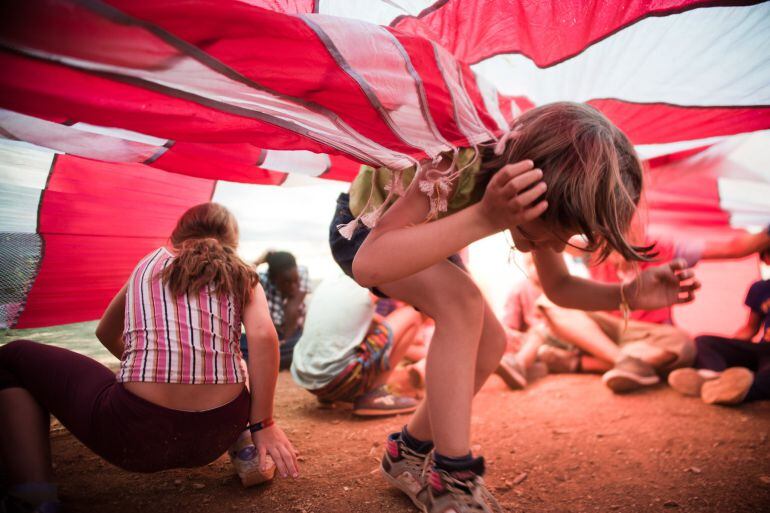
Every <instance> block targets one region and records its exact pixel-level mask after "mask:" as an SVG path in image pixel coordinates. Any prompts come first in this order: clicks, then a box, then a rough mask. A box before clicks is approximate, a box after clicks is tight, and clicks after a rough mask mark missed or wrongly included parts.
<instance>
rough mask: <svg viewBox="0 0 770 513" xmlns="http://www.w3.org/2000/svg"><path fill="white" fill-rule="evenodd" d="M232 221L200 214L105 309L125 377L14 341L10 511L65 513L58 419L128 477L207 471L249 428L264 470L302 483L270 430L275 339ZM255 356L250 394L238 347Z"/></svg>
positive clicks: (4, 388)
mask: <svg viewBox="0 0 770 513" xmlns="http://www.w3.org/2000/svg"><path fill="white" fill-rule="evenodd" d="M237 245H238V225H237V223H236V221H235V217H233V215H232V214H231V213H230V212H229V211H228V210H227V209H225V208H224V207H222V206H221V205H218V204H216V203H203V204H201V205H197V206H195V207H192V208H191V209H189V210H188V211H187V212H185V213H184V214H183V215H182V217H181V218H180V219H179V221H178V223H177V225H176V228H174V231H173V233H172V234H171V237H170V244H169V245H168V246H163V247H161V248H158V249H156V250H155V251H153V252H152V253H150V254H149V255H147V256H146V257H144V258H143V259H142V260H141V261H140V262H139V263H138V264H137V266H136V268H135V269H134V271H133V272H132V273H131V276H130V278H129V279H128V282H127V283H126V284H125V285H124V286H123V288H121V289H120V291H119V292H118V294H117V295H116V296H115V298H114V299H113V300H112V302H111V303H110V304H109V306H108V307H107V310H106V311H105V312H104V316H103V317H102V319H101V321H100V322H99V326H98V327H97V330H96V336H97V337H98V338H99V340H100V341H101V342H102V343H103V344H104V346H105V347H106V348H107V349H108V350H109V351H110V352H111V353H112V354H113V355H115V357H116V358H119V359H120V370H119V371H118V372H117V375H116V374H115V373H114V372H112V371H110V370H109V369H108V368H107V367H105V366H104V365H102V364H100V363H98V362H96V361H95V360H92V359H91V358H88V357H86V356H83V355H80V354H77V353H75V352H72V351H68V350H66V349H62V348H58V347H54V346H49V345H44V344H38V343H36V342H30V341H27V340H17V341H14V342H11V343H9V344H7V345H5V346H3V347H0V433H2V436H0V454H1V455H2V458H1V459H2V461H3V463H4V464H5V467H6V470H7V472H8V474H9V477H10V478H11V484H12V487H11V489H10V493H9V495H8V496H7V497H5V498H4V499H3V502H2V504H0V510H1V511H6V510H8V511H18V512H23V511H29V512H43V513H53V512H56V511H59V509H60V508H59V504H58V500H57V497H56V486H55V485H54V484H53V483H52V478H53V475H52V474H53V471H52V468H51V456H50V447H49V440H48V425H49V413H50V414H52V415H55V416H56V418H57V419H59V421H60V422H61V423H62V424H63V425H64V426H65V427H66V428H67V429H68V430H69V431H70V432H71V433H72V434H73V435H74V436H75V437H76V438H78V439H79V440H80V441H81V442H83V443H84V444H85V445H86V446H87V447H88V448H89V449H91V450H92V451H94V452H95V453H96V454H98V455H99V456H101V457H102V458H104V459H105V460H107V461H109V462H110V463H112V464H113V465H116V466H118V467H120V468H123V469H125V470H129V471H132V472H157V471H159V470H165V469H171V468H179V467H198V466H201V465H205V464H207V463H209V462H211V461H214V460H215V459H217V458H218V457H219V456H221V455H222V454H223V453H224V452H225V451H226V450H227V448H228V447H229V446H230V445H231V444H232V443H233V442H234V441H235V440H236V439H237V438H238V436H239V435H240V434H241V432H242V431H243V430H244V428H245V427H246V426H247V424H248V425H249V429H250V431H251V432H252V439H253V442H254V445H255V446H256V448H257V450H258V452H259V461H260V462H262V470H263V471H264V470H266V469H267V465H268V460H267V454H270V456H272V459H273V460H274V461H275V464H276V467H277V469H278V472H279V473H280V474H281V475H282V476H284V477H286V476H288V475H291V476H293V477H297V476H298V472H299V471H298V465H297V457H296V453H295V451H294V448H293V447H292V445H291V443H290V442H289V440H288V439H287V438H286V435H285V434H284V433H283V431H282V430H281V428H279V427H278V426H277V425H276V424H275V423H274V422H273V396H274V392H275V385H276V380H277V375H278V337H277V336H276V333H275V329H274V328H273V323H272V322H271V321H270V313H269V312H268V308H267V302H266V300H265V294H264V291H263V290H262V288H261V286H260V285H259V280H258V279H257V274H256V272H255V271H254V269H253V268H252V267H250V266H249V265H247V264H246V263H245V262H243V261H242V260H241V259H240V258H238V256H237V255H236V253H235V251H236V248H237ZM241 324H243V325H244V326H245V328H246V337H247V339H248V344H249V347H250V349H251V351H250V354H249V366H248V369H249V370H248V379H249V383H250V387H249V390H250V392H249V390H247V389H246V387H245V381H246V378H247V371H246V367H245V365H244V362H243V359H242V357H241V353H240V349H239V338H240V334H241Z"/></svg>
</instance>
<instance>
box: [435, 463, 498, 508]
mask: <svg viewBox="0 0 770 513" xmlns="http://www.w3.org/2000/svg"><path fill="white" fill-rule="evenodd" d="M442 473H443V474H444V475H443V481H444V485H445V486H446V487H447V489H449V491H450V492H451V493H452V495H453V496H454V497H455V498H456V499H457V500H458V501H459V502H460V503H462V505H463V506H465V507H467V508H468V509H469V510H471V511H479V512H483V513H504V510H503V508H502V506H500V503H499V502H497V499H495V497H494V495H492V493H491V492H490V491H489V490H488V489H487V487H486V485H485V484H484V479H483V478H482V477H481V476H474V477H472V478H470V479H457V478H456V477H454V476H453V475H452V474H450V473H448V472H442ZM468 492H470V493H468Z"/></svg>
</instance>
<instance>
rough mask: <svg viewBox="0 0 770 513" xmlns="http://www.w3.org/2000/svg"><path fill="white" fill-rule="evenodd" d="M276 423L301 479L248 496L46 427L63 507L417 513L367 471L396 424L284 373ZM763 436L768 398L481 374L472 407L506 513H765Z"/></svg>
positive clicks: (226, 484)
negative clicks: (521, 384) (334, 403)
mask: <svg viewBox="0 0 770 513" xmlns="http://www.w3.org/2000/svg"><path fill="white" fill-rule="evenodd" d="M276 417H277V420H278V422H279V423H280V425H281V426H283V428H284V430H285V431H286V432H287V434H288V435H289V437H290V438H291V439H292V441H293V443H294V445H295V447H296V448H297V449H298V450H299V451H300V452H301V454H302V455H301V464H302V476H301V477H300V478H299V479H297V480H291V479H286V480H283V479H277V480H276V481H275V482H273V483H270V484H267V485H264V486H258V487H255V488H250V489H244V488H243V487H242V486H241V484H240V481H239V480H238V479H237V477H235V476H234V474H233V470H232V467H231V465H230V462H229V460H228V459H227V457H226V456H222V457H221V458H219V459H218V460H217V461H215V462H214V463H211V464H209V465H208V466H206V467H202V468H198V469H193V470H172V471H166V472H160V473H157V474H150V475H144V474H132V473H129V472H124V471H122V470H119V469H117V468H115V467H113V466H111V465H109V464H107V463H105V462H103V461H102V460H101V459H99V458H98V457H97V456H95V455H93V454H92V453H91V452H89V451H88V450H87V449H86V448H85V447H84V446H83V445H81V444H80V443H79V442H78V441H76V440H75V439H74V438H73V437H72V435H70V434H69V433H68V432H67V431H66V430H64V429H63V428H61V426H58V427H55V428H54V430H53V434H52V441H53V454H54V462H55V466H56V474H57V479H58V480H59V483H60V491H61V496H62V498H63V500H64V501H65V503H66V505H67V511H70V512H72V513H84V512H89V513H90V512H100V513H101V512H109V513H129V512H131V513H134V512H140V513H166V512H168V513H176V512H190V513H203V512H207V513H208V512H231V511H239V512H244V513H246V512H249V513H250V512H296V513H311V512H319V513H326V512H330V513H332V512H345V513H354V512H377V513H395V512H402V511H404V512H408V511H416V509H415V508H414V506H413V505H412V503H411V502H410V501H409V500H408V499H407V498H406V497H405V496H402V495H401V494H400V493H399V492H398V491H396V490H393V489H390V488H388V486H387V485H386V484H385V482H384V481H383V479H382V478H381V477H380V476H379V473H378V465H379V463H378V461H379V458H380V456H381V454H382V450H383V440H384V438H385V436H386V435H387V434H388V433H389V432H392V431H395V430H398V429H399V428H400V427H401V426H402V425H403V424H404V422H405V420H406V417H403V416H402V417H395V418H385V419H376V420H365V419H358V418H355V417H353V416H352V415H351V414H350V411H349V410H346V409H342V408H340V409H332V410H328V409H319V408H318V406H317V403H316V401H315V399H314V398H313V396H311V395H310V394H309V393H307V392H306V391H304V390H302V389H300V388H299V387H297V386H296V385H295V384H294V383H293V382H292V380H291V376H290V375H289V374H288V373H285V372H284V373H281V376H280V378H279V381H278V390H277V406H276ZM768 436H770V402H764V403H754V404H747V405H743V406H741V407H740V408H722V407H714V406H708V405H705V404H703V403H702V402H701V401H700V400H699V399H694V398H685V397H681V396H679V395H678V394H676V393H675V392H674V391H672V390H670V389H668V388H666V387H664V386H660V387H658V388H654V389H650V390H647V391H644V392H641V393H635V394H631V395H626V396H615V395H613V394H612V393H611V392H610V391H609V390H607V389H606V388H605V387H604V386H603V385H602V383H601V381H600V380H599V379H598V378H597V377H595V376H585V375H561V376H549V377H547V378H545V379H543V380H541V381H539V382H537V383H535V384H533V385H532V386H530V388H528V389H527V390H525V391H518V392H512V391H509V390H507V389H506V387H505V385H504V384H503V383H502V381H500V380H499V378H497V377H495V376H493V377H492V379H490V381H489V382H488V383H487V385H486V386H485V387H484V389H483V390H482V391H481V392H480V394H479V396H478V398H477V399H476V402H475V403H474V415H473V444H474V446H473V450H474V452H476V453H479V454H483V455H484V456H485V458H486V460H487V469H488V470H487V478H486V482H487V483H488V485H489V487H490V488H491V489H492V490H493V491H494V493H495V494H496V496H497V497H498V498H499V500H500V502H501V504H502V505H503V506H504V507H506V509H507V510H508V511H512V512H525V511H526V512H567V511H569V512H589V511H590V512H593V511H599V512H629V513H630V512H633V513H637V512H656V511H671V512H698V513H706V512H714V513H727V512H747V513H748V512H752V513H755V512H760V511H770V441H769V440H768ZM201 443H205V441H201Z"/></svg>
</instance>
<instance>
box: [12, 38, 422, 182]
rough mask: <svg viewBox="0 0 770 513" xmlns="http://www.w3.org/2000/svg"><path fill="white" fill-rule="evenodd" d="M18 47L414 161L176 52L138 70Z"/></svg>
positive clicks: (368, 152) (400, 163)
mask: <svg viewBox="0 0 770 513" xmlns="http://www.w3.org/2000/svg"><path fill="white" fill-rule="evenodd" d="M152 37H154V36H152ZM158 44H162V43H160V42H158ZM17 50H20V51H22V52H24V53H26V54H28V55H34V56H37V57H41V58H43V59H47V60H51V61H54V62H61V63H64V64H67V65H69V66H73V67H75V68H81V69H92V70H99V71H107V72H111V73H117V74H120V75H124V76H128V77H135V78H139V79H142V80H147V81H150V82H154V83H157V84H160V85H162V86H166V87H169V88H172V89H176V90H178V91H182V92H186V93H191V94H195V95H197V96H200V97H203V98H207V99H210V100H214V101H217V102H223V103H227V104H229V105H232V106H234V107H239V108H242V109H247V110H250V111H253V112H258V113H262V114H265V115H268V116H272V117H274V118H278V119H280V120H283V121H286V122H289V123H292V124H294V125H296V126H298V127H299V128H300V129H304V130H307V131H308V132H309V133H310V134H312V137H311V138H312V139H314V140H317V141H319V142H321V143H324V144H327V145H329V146H332V147H335V148H339V149H343V150H344V151H346V152H348V153H350V154H352V155H354V156H356V157H358V158H360V159H362V160H365V161H372V158H374V159H377V161H379V163H382V164H384V165H386V166H388V167H391V168H394V169H406V168H407V167H409V166H411V165H412V164H413V160H412V159H411V158H410V157H408V156H407V155H404V154H401V153H397V152H393V151H391V150H389V149H387V148H385V147H383V146H382V145H380V144H378V143H376V142H375V141H372V140H371V139H369V138H367V137H364V136H363V135H361V134H360V133H359V132H357V131H356V130H354V129H353V128H351V127H350V126H349V125H347V124H346V123H345V122H344V121H342V120H340V119H330V118H327V117H326V116H324V115H322V114H318V113H316V112H313V111H312V110H310V109H309V108H308V107H305V106H304V105H302V104H300V103H296V102H294V101H291V100H289V99H287V98H283V97H280V96H276V95H273V94H271V93H268V92H265V91H263V90H260V89H257V88H253V87H249V86H247V85H245V84H243V83H241V82H237V81H235V80H232V79H230V78H228V77H226V76H225V75H223V74H221V73H218V72H216V71H214V70H212V69H211V68H209V67H207V66H205V65H203V64H202V63H200V62H198V61H197V60H195V59H193V58H192V57H186V56H180V57H179V58H178V59H175V61H174V63H173V65H169V66H168V67H164V68H156V69H139V68H128V67H123V66H113V65H108V64H103V63H100V62H94V61H87V60H83V59H76V58H72V57H67V56H63V55H58V54H52V53H48V52H43V51H39V50H36V49H31V48H20V47H17ZM123 51H125V53H126V54H127V55H130V54H131V52H132V51H137V50H136V48H134V47H128V48H126V49H124V50H123ZM104 160H114V159H104Z"/></svg>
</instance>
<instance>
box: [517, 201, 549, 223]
mask: <svg viewBox="0 0 770 513" xmlns="http://www.w3.org/2000/svg"><path fill="white" fill-rule="evenodd" d="M547 208H548V202H547V201H545V200H544V201H541V202H540V203H538V204H537V205H535V206H534V207H532V208H528V209H527V210H525V211H524V212H522V214H521V216H520V217H521V221H520V222H521V223H527V222H529V221H532V220H533V219H537V218H538V217H540V216H541V215H543V212H545V211H546V209H547Z"/></svg>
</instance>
